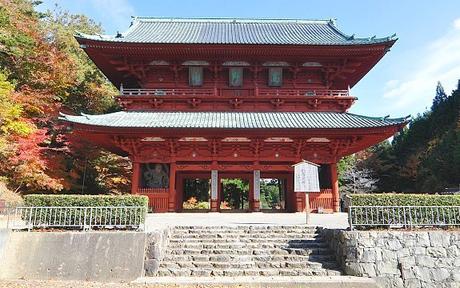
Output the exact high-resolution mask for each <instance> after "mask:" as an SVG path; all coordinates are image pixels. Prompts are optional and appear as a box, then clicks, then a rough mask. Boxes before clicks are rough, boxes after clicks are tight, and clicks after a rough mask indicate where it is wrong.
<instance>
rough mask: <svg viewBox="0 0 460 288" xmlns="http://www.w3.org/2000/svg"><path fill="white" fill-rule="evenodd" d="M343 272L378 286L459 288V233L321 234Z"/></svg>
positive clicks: (339, 231)
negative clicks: (372, 281)
mask: <svg viewBox="0 0 460 288" xmlns="http://www.w3.org/2000/svg"><path fill="white" fill-rule="evenodd" d="M322 233H323V236H324V237H325V238H326V240H327V241H328V242H329V243H330V245H331V248H332V249H334V250H335V251H336V253H337V260H338V261H339V263H340V264H341V266H342V268H343V270H344V272H345V273H346V274H347V275H352V276H364V277H372V278H374V279H376V281H377V283H378V284H379V286H381V287H385V288H390V287H391V288H393V287H436V288H442V287H449V288H454V287H455V288H459V287H460V284H459V283H460V231H458V230H457V231H442V230H439V231H388V230H385V231H344V230H329V229H324V230H323V231H322Z"/></svg>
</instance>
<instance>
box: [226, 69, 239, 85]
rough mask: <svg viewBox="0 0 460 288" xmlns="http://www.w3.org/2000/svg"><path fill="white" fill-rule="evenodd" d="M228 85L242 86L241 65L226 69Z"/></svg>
mask: <svg viewBox="0 0 460 288" xmlns="http://www.w3.org/2000/svg"><path fill="white" fill-rule="evenodd" d="M228 86H230V87H241V86H243V67H231V68H229V69H228Z"/></svg>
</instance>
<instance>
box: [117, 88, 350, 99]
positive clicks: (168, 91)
mask: <svg viewBox="0 0 460 288" xmlns="http://www.w3.org/2000/svg"><path fill="white" fill-rule="evenodd" d="M120 94H121V95H122V96H155V97H162V96H163V97H168V96H176V97H177V96H185V97H190V96H192V97H197V96H201V97H203V96H204V97H207V96H217V97H219V96H223V97H226V96H227V97H247V96H255V97H286V96H287V97H296V96H297V97H304V96H306V97H349V96H350V95H349V92H348V90H329V89H305V88H304V89H290V88H252V89H245V88H235V89H233V88H216V89H213V88H165V89H160V88H157V89H137V88H135V89H133V88H129V89H122V90H121V91H120Z"/></svg>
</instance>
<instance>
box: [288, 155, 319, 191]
mask: <svg viewBox="0 0 460 288" xmlns="http://www.w3.org/2000/svg"><path fill="white" fill-rule="evenodd" d="M294 192H304V193H305V192H307V193H310V192H320V190H319V174H318V165H316V164H314V163H311V162H307V161H304V162H300V163H298V164H296V165H294Z"/></svg>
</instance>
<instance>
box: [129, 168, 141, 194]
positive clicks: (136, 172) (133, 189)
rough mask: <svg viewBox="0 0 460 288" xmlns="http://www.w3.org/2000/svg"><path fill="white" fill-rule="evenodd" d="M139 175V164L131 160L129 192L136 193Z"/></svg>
mask: <svg viewBox="0 0 460 288" xmlns="http://www.w3.org/2000/svg"><path fill="white" fill-rule="evenodd" d="M140 176H141V164H140V163H139V162H133V175H132V178H131V194H137V192H138V190H139V182H140V181H139V180H140Z"/></svg>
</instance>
